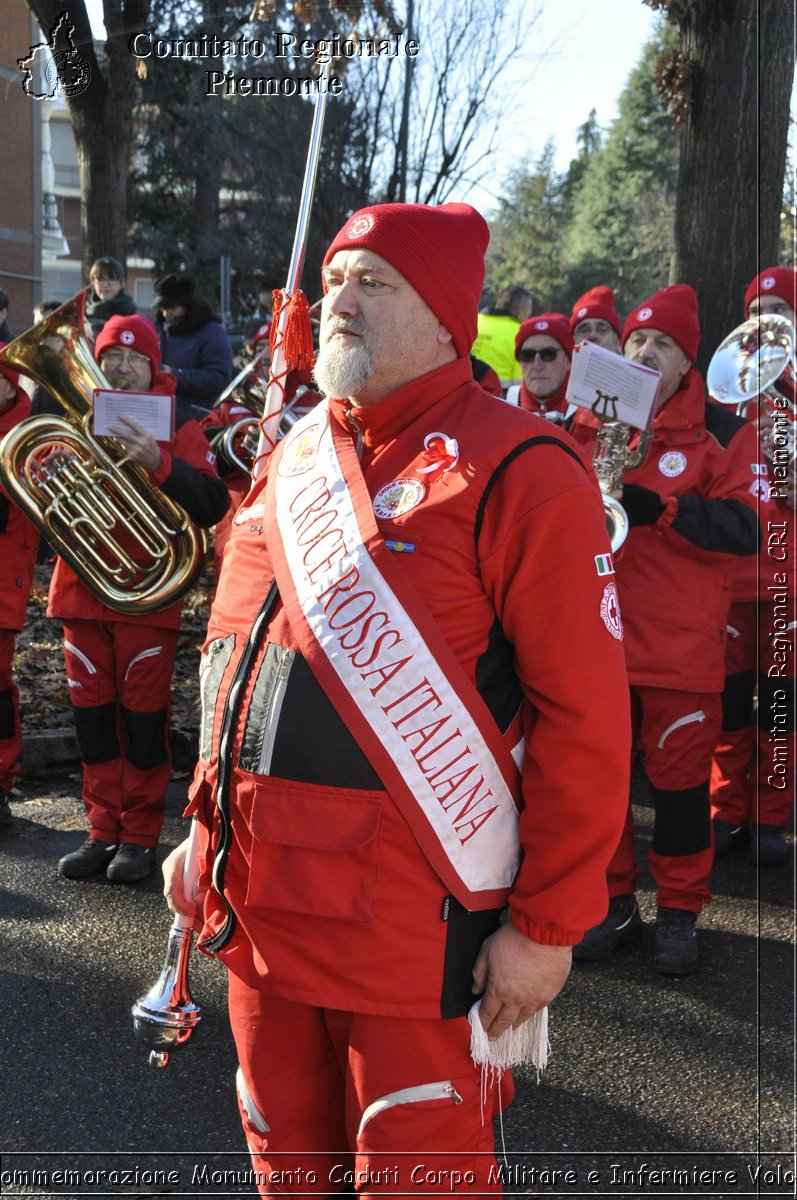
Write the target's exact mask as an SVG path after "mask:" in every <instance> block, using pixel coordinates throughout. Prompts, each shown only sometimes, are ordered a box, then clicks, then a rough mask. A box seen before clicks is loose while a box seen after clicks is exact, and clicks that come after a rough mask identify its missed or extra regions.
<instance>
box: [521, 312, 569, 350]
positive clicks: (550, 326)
mask: <svg viewBox="0 0 797 1200" xmlns="http://www.w3.org/2000/svg"><path fill="white" fill-rule="evenodd" d="M538 333H544V334H547V336H548V337H552V338H553V339H554V341H555V342H558V343H559V345H560V346H561V347H562V349H563V350H564V352H565V353H566V354H567V355H568V357H569V358H572V357H573V350H574V349H575V342H574V341H573V335H572V333H571V332H570V322H569V321H568V319H567V317H566V316H565V314H564V313H557V312H548V313H540V314H539V315H538V316H536V317H529V319H528V321H524V322H523V324H522V325H521V326H520V329H518V331H517V333H516V334H515V358H517V356H518V353H519V351H520V349H521V347H522V345H523V343H524V342H525V340H526V338H530V337H534V336H535V334H538Z"/></svg>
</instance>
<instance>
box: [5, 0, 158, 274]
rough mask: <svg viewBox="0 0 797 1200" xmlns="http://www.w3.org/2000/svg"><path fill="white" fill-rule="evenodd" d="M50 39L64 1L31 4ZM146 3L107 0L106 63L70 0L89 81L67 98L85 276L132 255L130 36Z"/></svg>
mask: <svg viewBox="0 0 797 1200" xmlns="http://www.w3.org/2000/svg"><path fill="white" fill-rule="evenodd" d="M28 7H29V8H30V10H31V12H32V13H33V15H34V17H35V18H36V20H37V21H38V23H39V25H40V26H41V28H42V30H43V31H44V34H45V36H47V37H49V33H50V30H51V28H53V26H54V25H55V24H56V23H57V21H58V19H59V17H60V16H61V14H62V13H63V11H64V4H63V0H28ZM148 9H149V4H148V0H124V4H123V0H104V4H103V10H104V17H105V26H106V32H107V41H106V43H105V49H104V56H103V57H104V62H101V61H100V60H99V59H98V56H97V54H96V53H95V50H94V44H93V40H92V36H91V27H90V23H89V19H88V14H87V12H86V5H85V0H71V2H70V5H69V18H70V20H71V21H72V23H73V25H74V29H75V32H74V37H73V41H74V45H75V48H76V50H77V52H78V53H79V54H80V55H81V56H82V57H83V58H84V59H85V60H86V62H87V64H88V69H89V75H90V78H89V83H88V86H87V87H86V88H85V90H84V91H81V92H79V93H78V94H77V95H68V96H67V105H68V107H69V115H70V118H71V120H72V129H73V131H74V135H75V144H76V148H77V159H78V168H79V171H80V228H81V237H82V262H83V273H84V276H85V278H86V279H88V275H89V268H90V266H91V264H92V262H93V261H94V259H95V258H99V257H101V256H102V255H106V254H110V255H112V256H113V257H114V258H118V259H120V261H121V262H124V261H125V258H126V256H127V227H128V206H127V177H128V173H129V170H130V147H131V140H132V136H133V108H134V105H135V99H136V73H135V70H136V59H135V58H134V57H133V55H132V54H131V53H130V51H129V49H128V45H127V43H128V40H129V38H130V34H131V33H132V32H133V31H135V30H137V29H145V28H146V18H147V13H148Z"/></svg>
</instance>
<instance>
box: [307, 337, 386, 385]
mask: <svg viewBox="0 0 797 1200" xmlns="http://www.w3.org/2000/svg"><path fill="white" fill-rule="evenodd" d="M313 374H314V375H315V381H316V383H317V384H318V386H319V387H320V388H321V391H322V392H323V393H324V395H325V396H337V397H343V396H354V397H356V396H358V395H359V394H360V392H362V391H363V389H364V388H365V386H366V384H367V383H368V382H369V380H370V379H371V375H372V374H373V366H372V363H371V352H370V350H369V349H368V345H367V342H366V341H365V339H362V340H361V341H358V342H357V343H356V344H355V345H353V346H350V345H344V344H343V342H341V341H338V340H337V339H334V340H333V341H331V342H329V343H328V344H327V345H326V346H324V347H322V349H321V350H320V352H319V355H318V358H317V360H316V364H315V369H314V371H313Z"/></svg>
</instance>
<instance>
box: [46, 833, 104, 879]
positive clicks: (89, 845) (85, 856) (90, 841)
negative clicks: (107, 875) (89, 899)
mask: <svg viewBox="0 0 797 1200" xmlns="http://www.w3.org/2000/svg"><path fill="white" fill-rule="evenodd" d="M117 849H118V847H117V846H115V845H114V843H113V842H100V841H98V839H97V838H87V839H86V841H85V842H84V843H83V845H82V846H78V848H77V850H73V851H72V853H71V854H65V855H64V857H63V858H62V859H61V860H60V861H59V863H58V870H59V871H60V872H61V874H62V875H65V876H66V878H67V879H88V877H89V876H90V875H101V874H102V873H103V872H104V871H105V870H106V869H107V867H108V863H109V862H110V861H111V859H112V858H113V856H114V854H116V851H117Z"/></svg>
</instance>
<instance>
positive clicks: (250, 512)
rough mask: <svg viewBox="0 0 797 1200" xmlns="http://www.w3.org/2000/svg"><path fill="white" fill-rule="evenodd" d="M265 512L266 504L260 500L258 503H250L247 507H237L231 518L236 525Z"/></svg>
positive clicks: (243, 523) (261, 515)
mask: <svg viewBox="0 0 797 1200" xmlns="http://www.w3.org/2000/svg"><path fill="white" fill-rule="evenodd" d="M265 513H266V506H265V504H264V503H263V502H262V500H261V501H260V503H259V504H251V505H250V506H249V507H248V508H239V509H238V512H237V513H236V514H235V516H234V518H233V520H234V521H235V524H236V525H245V524H246V522H247V521H254V520H255V519H256V518H257V517H263V516H265Z"/></svg>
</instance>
